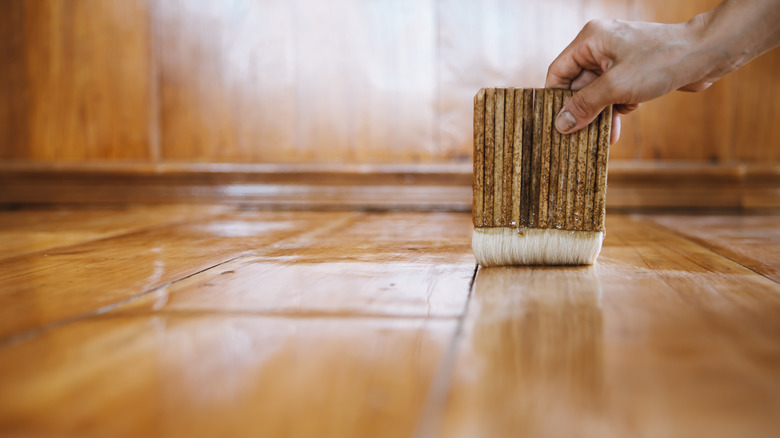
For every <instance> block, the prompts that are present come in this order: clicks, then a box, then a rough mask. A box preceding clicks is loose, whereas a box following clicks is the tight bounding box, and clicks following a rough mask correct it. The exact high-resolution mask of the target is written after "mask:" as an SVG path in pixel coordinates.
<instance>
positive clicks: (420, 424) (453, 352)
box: [412, 264, 479, 438]
mask: <svg viewBox="0 0 780 438" xmlns="http://www.w3.org/2000/svg"><path fill="white" fill-rule="evenodd" d="M477 272H479V264H475V266H474V273H473V274H472V276H471V282H470V283H469V293H468V295H467V296H466V304H464V306H463V311H462V312H461V314H460V316H458V323H457V325H456V326H455V333H454V334H453V335H452V340H451V341H450V343H449V345H448V346H447V351H446V352H445V353H444V357H442V359H441V364H440V365H439V368H438V369H437V370H436V374H435V375H434V377H433V381H432V382H431V386H430V388H429V389H428V395H427V397H426V400H425V404H423V408H422V410H421V411H420V418H419V420H418V421H417V425H416V427H415V430H414V433H413V434H412V436H414V437H416V438H426V437H435V436H439V429H440V428H441V424H442V422H441V419H442V418H443V415H444V409H445V407H446V403H447V398H448V396H449V393H450V386H451V384H452V372H453V371H454V370H455V361H456V359H457V357H458V354H457V353H458V347H459V345H460V340H461V339H462V338H463V330H464V325H465V323H466V316H467V315H468V313H469V307H470V304H471V298H472V297H473V296H474V284H475V282H476V279H477Z"/></svg>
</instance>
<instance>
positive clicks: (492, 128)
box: [482, 88, 496, 226]
mask: <svg viewBox="0 0 780 438" xmlns="http://www.w3.org/2000/svg"><path fill="white" fill-rule="evenodd" d="M495 153H496V90H495V89H494V88H488V89H487V90H486V91H485V185H484V191H485V195H484V202H485V212H484V213H483V214H482V217H483V218H484V223H485V225H486V226H492V225H493V224H495V222H494V214H493V211H494V207H493V206H494V205H495V204H494V203H495V192H494V190H495V188H494V184H495V173H494V167H495V161H494V160H495Z"/></svg>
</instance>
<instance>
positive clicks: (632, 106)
mask: <svg viewBox="0 0 780 438" xmlns="http://www.w3.org/2000/svg"><path fill="white" fill-rule="evenodd" d="M640 106H642V104H641V103H629V104H618V105H615V106H613V109H614V110H615V111H617V112H619V113H620V114H628V113H630V112H631V111H636V110H637V109H639V107H640Z"/></svg>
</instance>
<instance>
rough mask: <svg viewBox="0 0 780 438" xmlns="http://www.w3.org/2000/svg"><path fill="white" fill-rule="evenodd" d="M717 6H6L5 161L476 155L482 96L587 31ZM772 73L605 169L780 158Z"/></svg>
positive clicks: (686, 108) (682, 118)
mask: <svg viewBox="0 0 780 438" xmlns="http://www.w3.org/2000/svg"><path fill="white" fill-rule="evenodd" d="M719 1H720V0H693V1H688V2H677V1H673V0H662V1H650V0H578V1H575V2H570V1H563V0H555V1H548V2H532V1H530V0H520V1H512V0H476V1H467V0H441V1H435V0H424V1H414V0H402V1H385V0H382V1H372V2H365V1H361V0H335V1H333V2H316V1H314V0H295V1H292V2H287V1H282V0H236V1H232V2H207V1H200V0H131V1H119V0H74V1H69V2H65V1H58V0H32V1H22V0H8V1H4V2H0V62H2V66H3V67H2V68H0V159H5V160H28V159H29V160H37V161H49V162H58V161H79V162H90V161H110V160H132V161H145V162H150V161H156V160H158V159H162V160H167V161H186V162H248V163H273V162H289V163H332V162H345V163H413V162H453V161H468V160H469V159H470V158H471V156H472V132H471V131H470V129H471V126H472V123H471V117H472V111H471V108H472V104H471V99H472V97H473V95H474V93H475V92H476V90H478V89H479V88H481V87H496V86H511V87H539V86H542V84H543V82H544V76H545V73H546V69H547V66H548V65H549V63H550V62H551V61H552V60H553V59H554V57H555V56H557V55H558V54H559V53H560V51H561V50H562V49H563V48H564V47H565V46H566V45H567V44H568V43H569V42H570V41H571V40H572V39H573V38H574V36H575V35H576V34H577V32H579V30H580V29H581V28H582V26H583V25H584V24H585V23H586V22H587V21H588V20H590V19H594V18H622V19H629V20H646V21H661V22H681V21H684V20H687V19H688V18H690V17H691V16H693V15H695V14H696V13H699V12H703V11H706V10H708V9H711V8H712V7H714V6H715V5H717V4H718V3H719ZM778 68H780V51H778V50H775V51H773V52H770V53H769V54H766V55H764V56H763V57H762V58H760V59H758V60H756V61H754V62H752V63H751V64H749V65H748V66H746V67H745V68H744V69H743V70H741V71H739V72H736V73H734V74H732V75H730V76H728V77H726V78H724V79H723V80H722V81H720V82H719V83H717V84H715V85H714V86H713V87H711V89H709V90H707V91H705V92H702V93H694V94H690V93H672V94H671V95H669V96H665V97H663V98H661V99H658V100H655V101H652V102H648V103H646V104H645V105H643V106H642V108H641V109H640V110H639V111H637V112H635V113H633V114H631V115H630V116H624V117H623V127H622V135H621V140H620V142H619V143H618V144H617V145H616V146H615V147H614V148H612V150H611V151H610V158H611V159H620V158H628V159H639V160H657V159H658V160H692V161H706V162H718V163H722V162H730V161H734V160H736V161H747V162H775V163H776V162H778V161H780V127H779V126H780V125H778V124H777V123H776V120H777V114H778V113H779V112H780V104H778V103H777V102H780V85H778V84H777V81H776V80H774V76H775V72H776V71H777V70H778ZM494 136H495V133H494ZM496 140H498V139H496ZM564 142H565V140H564V139H561V147H563V145H564ZM504 143H505V144H504V146H506V145H507V144H506V139H504ZM571 149H572V148H571V145H570V148H569V151H570V152H571ZM504 174H505V175H508V173H507V172H504ZM505 183H506V182H504V184H505ZM521 189H522V185H521ZM522 190H525V189H522ZM502 214H503V212H502ZM520 216H521V217H523V215H522V214H521V215H520ZM567 216H568V215H567Z"/></svg>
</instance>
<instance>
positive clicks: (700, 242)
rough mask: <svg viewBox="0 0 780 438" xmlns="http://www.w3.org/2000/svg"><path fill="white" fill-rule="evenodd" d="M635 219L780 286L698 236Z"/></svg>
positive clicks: (656, 223)
mask: <svg viewBox="0 0 780 438" xmlns="http://www.w3.org/2000/svg"><path fill="white" fill-rule="evenodd" d="M633 219H634V220H637V221H641V222H643V223H650V224H653V225H655V226H657V227H661V228H663V229H665V230H667V231H669V232H670V233H672V234H675V235H676V236H679V237H681V238H683V239H685V240H688V241H690V242H692V243H694V244H696V245H698V246H700V247H702V248H704V249H706V250H707V251H709V252H711V253H713V254H715V255H717V256H719V257H722V258H724V259H726V260H729V261H731V262H733V263H736V264H738V265H739V266H741V267H743V268H745V269H747V270H748V271H750V272H752V273H754V274H756V275H759V276H761V277H764V278H766V279H767V280H769V281H771V282H773V283H775V284H778V285H780V281H777V280H776V279H774V278H772V277H770V276H769V275H767V274H765V273H763V272H761V271H758V270H756V269H754V268H752V267H750V266H748V265H746V264H744V263H743V262H741V261H739V260H737V259H735V258H734V257H732V256H731V255H729V254H727V253H725V252H726V251H724V250H723V249H722V248H720V247H718V246H716V245H713V244H711V243H710V242H709V241H707V240H706V239H702V238H700V237H696V236H691V235H690V234H688V233H686V232H684V231H680V230H677V229H675V228H672V227H670V226H668V225H665V224H661V223H658V222H655V221H648V220H647V219H646V218H643V217H634V218H633ZM724 253H725V254H724ZM744 257H745V258H746V259H750V260H752V261H755V262H756V263H757V264H760V262H759V261H757V260H755V259H752V258H750V257H747V256H744Z"/></svg>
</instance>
